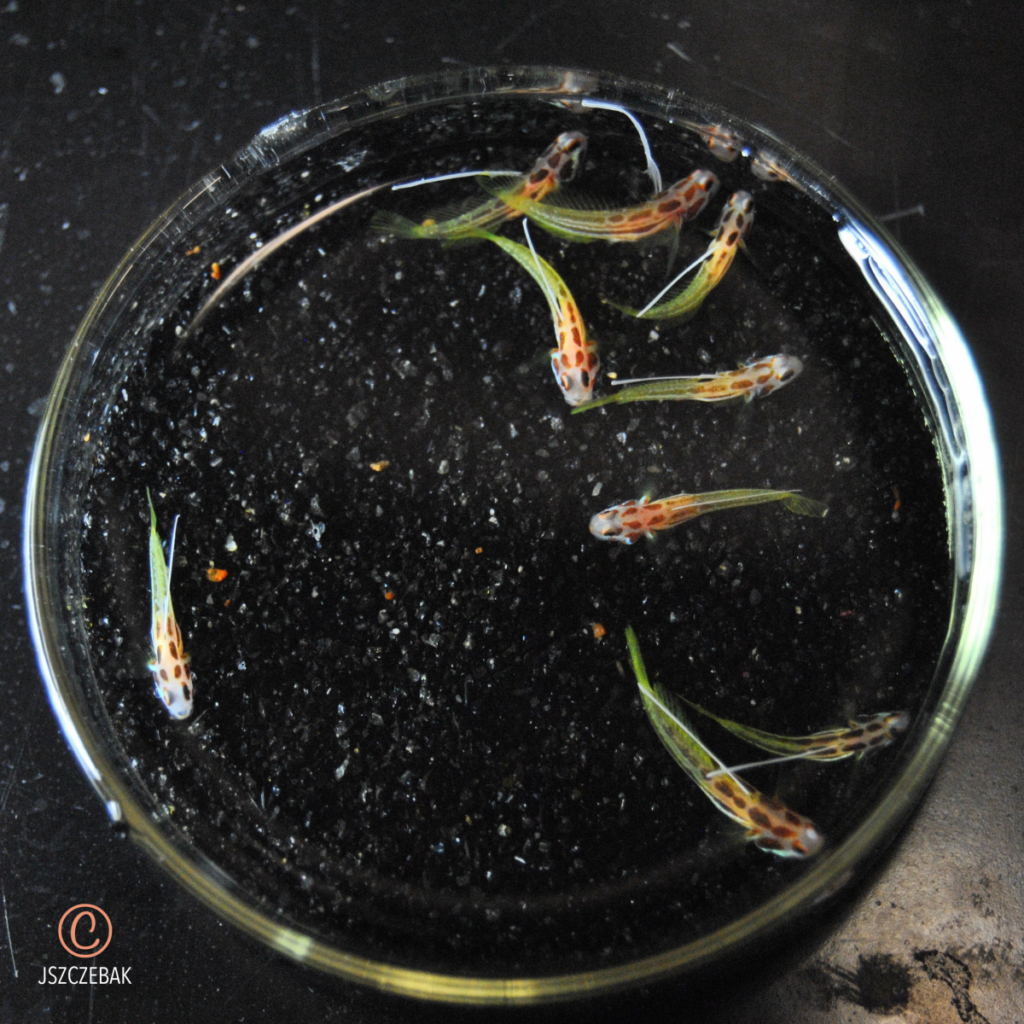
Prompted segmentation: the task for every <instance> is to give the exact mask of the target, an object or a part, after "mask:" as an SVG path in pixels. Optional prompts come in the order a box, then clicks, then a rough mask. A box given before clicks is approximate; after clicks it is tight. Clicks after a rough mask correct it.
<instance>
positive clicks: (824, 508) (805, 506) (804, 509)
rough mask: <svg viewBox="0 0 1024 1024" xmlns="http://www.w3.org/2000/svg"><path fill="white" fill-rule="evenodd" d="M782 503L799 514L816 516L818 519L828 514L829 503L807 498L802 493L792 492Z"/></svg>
mask: <svg viewBox="0 0 1024 1024" xmlns="http://www.w3.org/2000/svg"><path fill="white" fill-rule="evenodd" d="M782 504H783V505H784V506H785V507H786V508H788V509H789V511H790V512H795V513H796V514H797V515H798V516H816V517H817V518H818V519H824V518H825V516H826V515H828V505H826V504H825V502H823V501H815V500H814V498H805V497H804V496H803V495H802V494H790V495H789V497H787V498H785V499H784V500H783V502H782Z"/></svg>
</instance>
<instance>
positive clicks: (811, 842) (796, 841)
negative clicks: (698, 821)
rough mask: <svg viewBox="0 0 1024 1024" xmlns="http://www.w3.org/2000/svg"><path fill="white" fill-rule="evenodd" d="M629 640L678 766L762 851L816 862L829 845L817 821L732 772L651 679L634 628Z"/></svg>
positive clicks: (650, 713)
mask: <svg viewBox="0 0 1024 1024" xmlns="http://www.w3.org/2000/svg"><path fill="white" fill-rule="evenodd" d="M626 641H627V642H628V644H629V655H630V658H631V660H632V662H633V673H634V675H635V676H636V682H637V686H638V687H639V688H640V700H641V702H642V703H643V706H644V711H646V712H647V717H648V718H649V719H650V722H651V725H652V726H654V731H655V732H656V733H657V734H658V739H660V740H661V742H662V744H664V746H665V749H666V750H667V751H668V752H669V753H670V754H671V755H672V758H673V760H674V761H675V762H676V764H678V765H679V767H680V768H682V769H683V770H684V771H685V772H686V773H687V775H689V776H690V778H692V779H693V781H694V782H696V783H697V785H698V786H700V788H701V791H702V792H703V793H704V795H705V796H706V797H707V798H708V799H709V800H710V801H711V802H712V803H713V804H714V805H715V807H717V808H718V809H719V810H720V811H721V812H722V813H723V814H725V815H726V816H727V817H729V818H732V820H733V821H735V822H738V823H739V824H740V825H743V826H744V828H746V830H747V839H749V840H750V841H751V842H752V843H753V844H754V845H755V846H756V847H757V848H758V849H759V850H764V851H765V852H766V853H774V854H775V855H776V856H777V857H810V856H813V855H814V854H815V853H817V852H818V851H819V850H820V849H821V847H822V845H823V843H824V841H825V840H824V837H823V836H822V834H821V832H819V831H818V827H817V826H816V825H815V824H814V822H813V821H811V820H810V818H805V817H804V816H803V815H802V814H797V813H796V811H793V810H790V808H788V807H786V806H785V805H784V804H783V803H782V802H781V801H779V800H776V799H774V798H772V797H769V796H765V795H764V794H763V793H760V792H758V791H757V790H756V789H754V787H753V786H751V785H750V784H749V783H747V782H745V781H744V780H743V779H741V778H740V777H739V776H738V775H735V774H734V773H733V771H732V769H729V768H726V767H725V765H724V764H723V763H722V762H721V761H720V760H719V759H718V758H717V757H715V755H714V754H712V753H711V751H710V750H708V748H707V747H706V746H705V745H704V744H703V743H702V742H701V741H700V739H699V738H698V737H697V734H696V733H695V732H694V731H693V728H692V726H691V725H690V723H689V721H688V720H687V717H686V715H685V713H684V712H683V708H682V705H681V703H680V702H679V701H678V700H677V699H676V698H675V697H674V696H673V695H672V694H670V693H667V692H666V691H665V690H663V689H662V688H661V687H660V686H659V685H658V684H657V683H652V682H651V681H650V680H649V679H648V677H647V669H646V667H645V666H644V661H643V657H642V656H641V654H640V642H639V641H638V640H637V637H636V633H635V632H634V631H633V628H632V627H631V626H630V627H627V629H626Z"/></svg>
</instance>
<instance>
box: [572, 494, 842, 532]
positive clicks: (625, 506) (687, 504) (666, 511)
mask: <svg viewBox="0 0 1024 1024" xmlns="http://www.w3.org/2000/svg"><path fill="white" fill-rule="evenodd" d="M769 501H781V502H782V504H783V506H784V507H785V508H787V509H789V511H790V512H794V513H796V514H797V515H799V516H817V517H819V518H821V517H823V516H824V515H825V514H826V513H827V512H828V506H827V505H826V504H825V503H824V502H821V501H815V500H814V499H813V498H805V497H804V496H803V495H802V494H796V493H795V492H793V491H772V490H766V489H763V488H747V489H745V490H735V491H707V492H705V493H704V494H675V495H673V496H672V497H671V498H662V499H660V500H659V501H651V499H650V498H649V497H647V495H644V497H642V498H641V499H640V500H639V501H637V500H632V501H625V502H623V503H622V504H621V505H612V507H611V508H606V509H605V510H604V511H603V512H598V513H596V514H595V515H594V516H592V517H591V520H590V532H591V533H592V534H593V535H594V536H595V537H597V538H598V539H599V540H614V541H618V542H619V543H620V544H635V543H636V542H637V541H638V540H639V539H640V538H641V537H653V536H654V534H655V532H656V531H658V530H668V529H671V528H672V527H673V526H679V524H680V523H685V522H688V521H689V520H691V519H696V518H697V516H702V515H704V514H705V513H706V512H720V511H722V510H723V509H727V508H742V507H743V506H745V505H762V504H764V503H765V502H769Z"/></svg>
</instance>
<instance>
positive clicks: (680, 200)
mask: <svg viewBox="0 0 1024 1024" xmlns="http://www.w3.org/2000/svg"><path fill="white" fill-rule="evenodd" d="M481 184H482V185H483V187H484V189H486V190H487V191H488V192H491V193H492V194H494V195H495V196H499V195H500V193H499V192H498V190H497V189H498V186H497V184H494V183H490V182H481ZM717 190H718V178H716V177H715V176H714V175H713V174H712V173H711V172H710V171H694V172H693V173H692V174H690V175H688V176H687V177H685V178H683V180H682V181H677V182H676V183H675V184H674V185H671V186H670V187H669V188H667V189H665V191H664V192H662V193H660V194H659V195H656V196H655V197H654V198H653V199H648V200H647V201H646V202H644V203H639V204H638V205H636V206H627V207H622V208H619V209H609V210H588V209H575V208H573V207H570V206H561V205H558V206H556V205H555V204H554V203H550V202H547V201H545V202H540V201H539V200H537V199H535V198H531V197H529V196H526V195H518V196H511V197H509V196H506V197H505V198H504V202H505V203H506V204H507V205H508V206H511V207H512V209H514V210H516V211H517V212H519V213H521V214H524V215H525V216H526V217H528V218H529V219H530V221H531V222H532V223H534V224H537V225H538V226H539V227H542V228H543V229H544V230H545V231H547V232H548V234H551V235H555V236H556V237H558V238H564V239H566V241H569V242H597V241H603V242H640V241H643V240H644V239H645V238H651V237H652V236H654V235H657V234H658V233H659V232H662V231H666V230H669V229H671V230H673V231H675V232H676V233H677V234H678V232H679V229H680V228H681V227H682V225H683V224H685V223H686V222H687V221H689V220H693V218H694V217H696V216H697V214H699V213H700V212H701V210H703V209H704V207H705V206H707V204H708V201H709V200H710V199H711V197H712V196H713V195H714V194H715V192H716V191H717Z"/></svg>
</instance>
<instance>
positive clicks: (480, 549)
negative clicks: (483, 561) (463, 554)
mask: <svg viewBox="0 0 1024 1024" xmlns="http://www.w3.org/2000/svg"><path fill="white" fill-rule="evenodd" d="M483 553H484V549H483V548H477V549H476V554H478V555H482V554H483Z"/></svg>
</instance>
